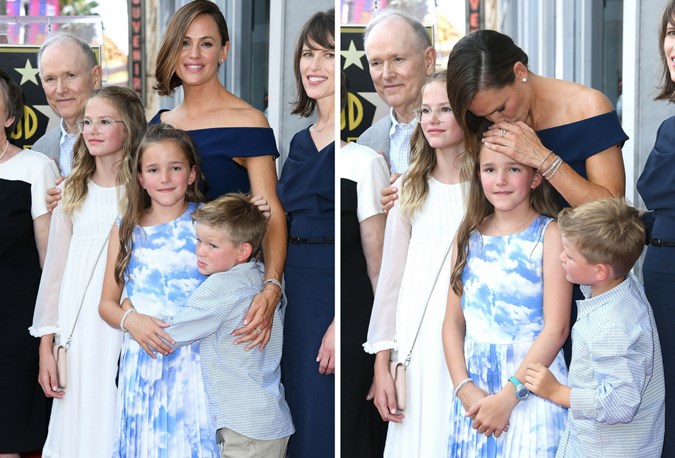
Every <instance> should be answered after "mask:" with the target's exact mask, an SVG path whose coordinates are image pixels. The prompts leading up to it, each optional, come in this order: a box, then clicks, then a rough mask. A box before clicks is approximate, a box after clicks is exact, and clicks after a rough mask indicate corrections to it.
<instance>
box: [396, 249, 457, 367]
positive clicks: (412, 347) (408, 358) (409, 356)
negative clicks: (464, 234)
mask: <svg viewBox="0 0 675 458" xmlns="http://www.w3.org/2000/svg"><path fill="white" fill-rule="evenodd" d="M453 242H454V238H453V239H452V240H451V241H450V244H449V245H448V250H447V251H446V252H445V256H443V262H442V263H441V264H440V266H439V268H438V272H436V278H435V279H434V286H432V287H431V290H430V291H429V296H428V297H427V303H426V304H425V305H424V311H423V312H422V318H420V324H419V326H417V332H416V333H415V339H414V340H413V343H412V346H411V347H410V351H409V352H408V356H406V357H405V362H404V363H403V366H404V367H405V368H406V369H407V368H408V366H409V365H410V359H411V358H412V352H413V349H414V348H415V343H417V337H418V336H419V335H420V329H422V323H423V322H424V316H425V315H426V314H427V308H428V307H429V301H430V300H431V295H432V294H433V292H434V289H435V288H436V283H438V277H440V276H441V271H442V270H443V266H444V265H445V261H446V260H447V259H448V256H449V255H450V251H451V250H452V245H453Z"/></svg>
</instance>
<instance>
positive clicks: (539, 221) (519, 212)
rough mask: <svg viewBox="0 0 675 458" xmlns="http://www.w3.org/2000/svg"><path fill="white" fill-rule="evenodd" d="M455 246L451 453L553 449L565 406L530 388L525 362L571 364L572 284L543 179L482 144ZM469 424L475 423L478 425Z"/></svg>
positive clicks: (494, 457)
mask: <svg viewBox="0 0 675 458" xmlns="http://www.w3.org/2000/svg"><path fill="white" fill-rule="evenodd" d="M470 186H471V189H470V191H469V201H468V204H467V212H466V215H465V217H464V220H463V221H462V223H461V224H460V227H459V229H458V231H457V237H456V245H455V250H454V252H453V257H454V259H455V261H454V264H453V265H454V268H453V272H452V275H451V279H450V286H451V289H450V291H449V295H448V303H447V310H446V316H445V320H444V323H443V346H444V349H445V355H446V361H447V363H448V368H449V369H450V375H451V377H452V381H453V385H454V400H453V406H452V412H451V414H450V422H451V427H450V435H449V440H448V454H447V456H448V457H453V458H456V457H462V458H472V457H481V458H501V457H503V458H509V457H513V458H528V457H532V458H540V457H553V456H555V453H556V449H557V447H558V441H559V438H560V435H561V433H562V431H563V429H564V427H565V423H566V409H564V408H562V407H559V406H557V405H555V404H553V403H551V402H549V401H546V400H544V399H541V398H538V397H537V396H535V395H533V394H529V395H528V393H527V390H526V389H525V387H524V384H525V383H526V379H525V373H526V370H527V365H528V364H530V363H536V362H539V363H542V364H544V365H545V366H547V367H550V369H551V371H552V372H553V373H555V374H556V377H558V378H559V380H566V377H567V370H566V367H565V361H564V359H563V353H562V350H561V346H562V344H563V342H564V341H565V338H566V337H567V334H568V332H569V317H570V303H571V295H572V286H571V285H570V284H569V283H568V282H567V280H566V279H565V274H564V272H563V270H562V266H561V263H560V260H559V255H560V252H561V247H562V242H561V238H560V233H559V231H558V228H557V224H556V223H555V221H553V219H552V218H550V217H548V216H545V215H557V208H556V207H557V205H556V201H555V199H554V198H553V195H552V193H551V188H550V187H549V185H548V182H546V181H544V179H543V178H542V175H541V174H539V172H537V171H536V170H534V169H532V168H530V167H527V166H523V165H522V164H519V163H517V162H515V161H513V160H512V159H510V158H509V157H508V156H506V155H503V154H501V153H497V152H495V151H492V150H490V149H489V148H487V147H485V146H484V147H483V148H482V149H481V151H480V155H479V157H478V160H477V161H476V167H475V173H474V174H473V176H472V181H471V184H470ZM474 428H475V429H474Z"/></svg>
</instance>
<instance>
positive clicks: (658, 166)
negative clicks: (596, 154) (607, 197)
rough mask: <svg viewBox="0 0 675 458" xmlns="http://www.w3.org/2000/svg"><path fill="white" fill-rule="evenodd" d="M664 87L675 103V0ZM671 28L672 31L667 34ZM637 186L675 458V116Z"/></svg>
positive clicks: (663, 43) (669, 452)
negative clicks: (644, 206) (645, 234)
mask: <svg viewBox="0 0 675 458" xmlns="http://www.w3.org/2000/svg"><path fill="white" fill-rule="evenodd" d="M660 27H661V29H660V38H659V40H660V41H659V45H660V46H659V47H660V49H661V64H662V65H663V67H662V69H663V70H662V85H661V91H660V93H659V94H658V95H657V97H656V99H657V100H667V101H668V102H670V103H675V63H673V62H672V60H671V57H672V56H673V54H675V36H673V34H672V32H671V31H672V30H675V0H670V1H669V2H668V5H667V6H666V9H665V10H664V12H663V16H662V18H661V24H660ZM667 31H669V33H666V32H667ZM637 189H638V192H639V193H640V196H642V200H644V202H645V205H646V206H647V209H648V210H650V211H649V212H647V213H645V214H644V215H643V217H642V219H643V220H644V221H645V225H646V226H647V234H648V237H649V246H648V247H647V253H646V254H645V258H644V263H643V264H642V276H643V279H644V283H645V293H646V294H647V299H649V303H650V304H651V306H652V309H653V310H654V319H655V320H656V326H657V328H658V331H659V340H660V341H661V348H662V349H663V351H662V353H663V371H664V375H665V380H666V435H665V440H664V443H663V454H662V455H661V456H663V457H670V456H675V355H674V354H673V351H672V350H673V349H674V348H675V333H673V329H675V307H674V304H673V285H675V263H673V257H674V256H675V116H671V117H670V118H668V119H666V120H665V121H664V122H663V124H661V127H659V130H658V133H657V134H656V143H655V144H654V149H653V150H652V152H651V153H649V157H648V158H647V162H646V164H645V168H644V170H643V171H642V175H640V178H639V179H638V182H637Z"/></svg>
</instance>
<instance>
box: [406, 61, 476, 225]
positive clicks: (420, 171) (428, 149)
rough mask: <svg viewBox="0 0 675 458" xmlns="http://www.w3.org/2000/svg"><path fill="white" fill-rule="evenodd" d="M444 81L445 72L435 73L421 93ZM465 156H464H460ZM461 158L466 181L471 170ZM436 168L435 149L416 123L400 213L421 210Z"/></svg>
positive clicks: (461, 175) (462, 176)
mask: <svg viewBox="0 0 675 458" xmlns="http://www.w3.org/2000/svg"><path fill="white" fill-rule="evenodd" d="M437 81H438V82H442V83H445V81H446V72H445V71H444V70H443V71H437V72H434V73H433V74H432V75H431V76H429V77H428V78H427V81H426V83H425V84H424V86H422V92H424V90H425V89H426V88H427V86H429V84H431V83H434V82H437ZM462 156H466V154H462ZM465 162H466V161H465V160H464V158H462V163H463V165H462V167H461V170H460V177H461V180H462V181H465V180H467V179H468V173H467V172H469V171H470V170H471V169H470V167H467V166H466V164H465ZM434 167H436V149H435V148H433V147H432V146H431V145H430V144H429V141H428V140H427V138H426V137H425V136H424V131H423V130H422V124H420V123H417V125H416V126H415V130H414V131H413V134H412V137H411V138H410V165H409V166H408V170H407V171H406V172H405V174H404V175H403V178H402V179H401V213H403V214H404V215H407V216H412V215H413V214H414V213H415V212H417V211H418V210H420V209H421V208H422V205H424V202H425V201H426V200H427V196H428V195H429V178H430V177H431V172H432V171H433V170H434Z"/></svg>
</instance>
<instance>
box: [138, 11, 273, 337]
mask: <svg viewBox="0 0 675 458" xmlns="http://www.w3.org/2000/svg"><path fill="white" fill-rule="evenodd" d="M229 50H230V42H229V32H228V29H227V24H226V23H225V18H224V17H223V14H222V13H221V12H220V10H219V9H218V6H217V5H216V4H215V3H213V2H204V1H196V2H190V3H188V4H186V5H184V6H183V7H181V8H180V9H179V10H178V11H176V13H175V14H174V15H173V17H172V18H171V21H170V22H169V24H168V25H167V29H166V33H165V34H164V39H163V40H162V44H161V47H160V50H159V53H158V55H157V66H156V69H155V75H156V78H157V85H156V86H155V89H157V91H158V93H159V94H160V95H171V94H173V92H174V91H175V89H176V88H177V87H178V86H182V87H183V95H184V97H183V101H182V102H181V103H180V104H178V106H176V107H175V108H174V109H172V110H170V111H167V110H162V111H160V112H159V113H157V114H156V115H155V117H154V118H153V119H152V120H151V121H150V123H151V124H155V123H159V122H162V123H166V124H170V125H171V126H173V127H176V128H178V129H182V130H185V131H187V132H188V133H189V134H190V135H191V136H192V138H193V140H194V141H195V144H196V146H197V150H198V152H199V158H200V162H201V169H202V170H203V172H204V175H205V176H206V181H207V187H208V189H207V197H208V198H209V199H213V198H215V197H217V196H219V195H222V194H225V193H228V192H235V191H240V192H244V193H248V192H251V194H253V195H260V196H262V197H263V198H264V199H265V200H267V202H268V203H269V206H270V214H271V216H270V220H269V225H268V229H267V233H266V235H265V239H264V240H263V245H262V250H263V256H264V260H265V279H266V280H271V281H270V282H266V283H265V286H264V288H263V291H262V292H261V293H260V294H258V295H257V296H256V297H255V298H254V299H253V303H252V305H251V308H250V309H249V311H248V313H247V315H246V320H247V321H248V324H247V325H246V326H245V327H243V328H241V329H240V330H237V331H235V333H236V334H239V335H241V336H242V337H241V341H245V342H247V343H248V345H247V348H250V347H252V346H254V345H258V344H261V345H264V344H265V343H267V341H268V340H269V335H270V329H271V327H272V316H273V315H274V314H273V310H274V308H275V307H276V306H277V304H278V303H279V299H280V297H281V287H280V286H279V285H281V283H280V281H281V276H282V274H283V268H284V261H285V257H286V223H285V221H284V212H283V208H282V207H281V203H280V202H279V199H278V198H277V193H276V185H277V174H276V167H275V160H276V158H277V157H278V156H279V153H278V151H277V147H276V142H275V140H274V133H273V132H272V129H270V127H269V125H268V123H267V120H266V119H265V116H264V115H263V114H262V112H260V111H258V110H256V109H255V108H253V107H252V106H250V105H249V104H248V103H246V102H244V101H243V100H241V99H240V98H239V97H237V96H235V95H234V94H232V93H230V92H229V91H228V90H227V89H225V87H223V85H222V83H221V82H220V80H219V79H218V67H219V66H220V64H222V63H223V62H224V61H225V59H226V58H227V55H228V53H229Z"/></svg>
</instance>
